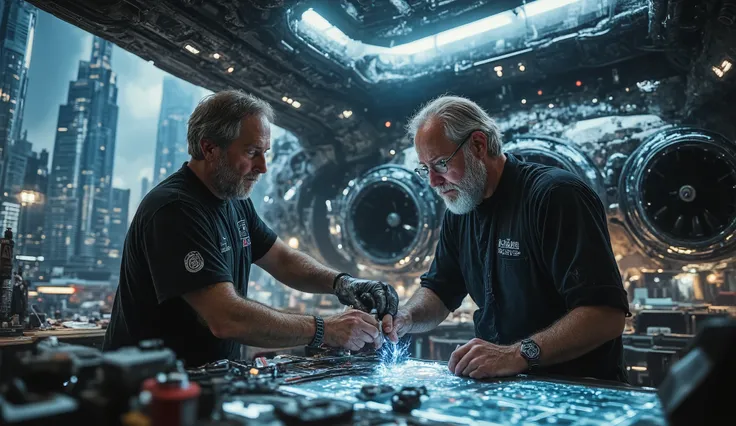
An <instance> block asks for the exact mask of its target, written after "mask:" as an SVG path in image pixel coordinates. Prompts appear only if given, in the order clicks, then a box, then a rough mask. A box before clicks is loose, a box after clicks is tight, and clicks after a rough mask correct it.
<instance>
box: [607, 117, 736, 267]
mask: <svg viewBox="0 0 736 426" xmlns="http://www.w3.org/2000/svg"><path fill="white" fill-rule="evenodd" d="M619 194H620V203H621V207H622V211H623V214H624V219H625V224H626V226H627V227H628V228H629V231H630V232H631V235H632V236H633V237H634V239H635V241H636V242H637V244H638V245H639V246H640V247H641V248H642V249H643V251H644V252H645V253H646V254H648V255H651V256H656V257H659V258H662V259H670V260H677V261H685V262H713V261H718V260H722V259H725V258H731V257H733V256H734V250H736V144H734V143H733V142H732V141H729V140H728V139H726V138H725V137H723V136H722V135H720V134H717V133H713V132H709V131H705V130H700V129H693V128H670V129H667V130H664V131H662V132H660V133H657V134H655V135H654V136H653V137H651V138H650V139H648V140H646V141H645V142H644V143H643V144H642V145H641V146H640V147H639V148H638V149H637V150H636V151H634V153H632V155H631V156H630V157H629V159H628V160H627V161H626V164H625V165H624V168H623V171H622V173H621V180H620V188H619Z"/></svg>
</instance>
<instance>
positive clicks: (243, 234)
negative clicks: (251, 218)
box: [238, 220, 250, 247]
mask: <svg viewBox="0 0 736 426" xmlns="http://www.w3.org/2000/svg"><path fill="white" fill-rule="evenodd" d="M238 236H240V239H241V240H243V247H248V246H249V245H250V235H249V234H248V222H246V221H245V220H239V221H238Z"/></svg>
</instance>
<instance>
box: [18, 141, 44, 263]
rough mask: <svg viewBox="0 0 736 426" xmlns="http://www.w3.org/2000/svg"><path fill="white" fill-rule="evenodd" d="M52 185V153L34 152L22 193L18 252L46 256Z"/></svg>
mask: <svg viewBox="0 0 736 426" xmlns="http://www.w3.org/2000/svg"><path fill="white" fill-rule="evenodd" d="M48 186H49V152H48V151H46V150H45V149H43V150H41V152H40V153H37V152H31V154H30V155H29V156H28V158H27V161H26V168H25V176H24V178H23V186H22V191H23V193H22V194H21V197H20V199H21V204H22V206H21V211H20V224H19V225H18V233H17V235H16V241H17V243H16V244H17V249H16V253H17V254H21V255H25V256H37V257H38V256H42V255H43V253H42V251H41V249H42V244H43V240H44V229H43V226H44V217H45V213H46V199H47V196H46V191H47V189H48Z"/></svg>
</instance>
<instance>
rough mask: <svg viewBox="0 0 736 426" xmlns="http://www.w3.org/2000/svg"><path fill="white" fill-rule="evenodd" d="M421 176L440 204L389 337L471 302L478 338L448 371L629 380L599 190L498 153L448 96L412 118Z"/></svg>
mask: <svg viewBox="0 0 736 426" xmlns="http://www.w3.org/2000/svg"><path fill="white" fill-rule="evenodd" d="M409 134H410V137H412V138H413V139H414V144H415V149H416V151H417V155H418V159H419V162H420V165H419V167H417V169H416V172H417V173H418V174H419V175H420V176H422V177H424V178H426V179H428V180H429V184H430V186H432V188H433V189H434V190H435V191H436V192H437V193H438V194H439V195H440V196H441V197H442V199H443V200H444V201H445V204H446V205H447V209H448V210H447V212H446V213H445V216H444V220H443V224H442V231H441V234H440V239H439V242H438V244H437V249H436V253H435V258H434V261H433V262H432V265H431V266H430V269H429V271H428V272H426V273H425V274H424V275H423V276H422V278H421V288H419V289H418V290H417V292H416V293H414V295H413V296H412V297H411V299H410V300H409V301H408V302H407V303H406V304H405V305H404V306H402V307H401V308H399V310H398V312H397V315H396V316H395V317H393V318H391V319H390V320H388V317H386V318H384V321H383V327H384V332H386V333H388V335H389V339H390V340H392V341H396V340H397V339H398V338H400V337H401V336H403V335H405V334H407V333H422V332H426V331H429V330H431V329H433V328H434V327H436V326H437V325H438V324H439V323H441V322H442V321H443V320H444V319H445V318H446V317H447V316H448V315H449V313H450V312H451V311H454V310H455V309H457V308H458V307H459V306H460V304H461V302H462V300H463V299H464V298H465V296H467V295H468V294H469V295H470V296H471V297H472V299H473V301H474V302H475V303H476V304H477V305H478V310H477V311H476V312H475V313H474V315H473V320H474V323H475V335H476V338H475V339H473V340H471V341H470V342H468V343H467V344H465V345H463V346H461V347H459V348H457V349H456V350H455V351H454V352H453V354H452V356H451V357H450V360H449V363H448V367H449V369H450V370H451V371H452V372H453V373H455V374H457V375H461V376H468V377H471V378H478V379H481V378H486V377H495V376H509V375H515V374H517V373H521V372H528V373H532V374H546V375H561V376H578V377H592V378H597V379H604V380H613V381H619V382H626V381H627V375H626V371H625V368H624V363H623V346H622V341H621V333H622V331H623V328H624V321H625V317H626V316H627V315H630V313H629V310H628V299H627V295H626V292H625V291H624V289H623V285H622V282H621V276H620V274H619V270H618V266H617V264H616V261H615V258H614V256H613V252H612V250H611V243H610V237H609V234H608V228H607V222H606V214H605V210H604V207H603V204H602V203H601V200H600V199H599V198H598V196H597V195H596V193H595V192H594V191H593V190H592V189H591V188H590V187H588V186H587V185H586V184H585V183H584V182H583V181H582V180H580V179H579V178H578V177H576V176H575V175H573V174H571V173H569V172H567V171H564V170H561V169H558V168H553V167H548V166H543V165H539V164H533V163H526V162H523V161H521V160H519V159H517V158H515V157H514V156H513V155H510V154H504V153H503V151H502V149H501V137H500V132H499V129H498V127H497V125H496V123H495V122H494V121H493V119H491V117H490V116H489V115H488V114H487V113H486V112H485V111H484V110H483V109H482V108H481V107H480V106H478V105H477V104H476V103H474V102H472V101H470V100H468V99H465V98H461V97H454V96H443V97H440V98H438V99H435V100H433V101H432V102H430V103H429V104H427V105H426V106H425V107H424V108H422V109H421V111H419V112H418V113H417V114H416V115H415V116H414V117H413V118H412V119H411V121H410V124H409Z"/></svg>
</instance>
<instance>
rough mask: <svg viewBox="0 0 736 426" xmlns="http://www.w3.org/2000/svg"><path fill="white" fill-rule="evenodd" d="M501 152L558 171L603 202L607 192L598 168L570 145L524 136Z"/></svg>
mask: <svg viewBox="0 0 736 426" xmlns="http://www.w3.org/2000/svg"><path fill="white" fill-rule="evenodd" d="M503 149H504V152H508V153H510V154H513V155H516V156H517V157H519V158H520V159H522V160H524V161H528V162H532V163H538V164H544V165H547V166H553V167H559V168H561V169H564V170H567V171H568V172H570V173H573V174H575V175H577V176H578V177H579V178H580V179H582V180H583V182H585V183H587V184H588V186H590V187H591V188H593V190H594V191H596V193H597V194H598V196H599V197H601V200H603V201H604V202H605V200H606V189H605V186H604V185H603V176H601V172H600V170H599V168H598V166H596V165H595V163H593V161H592V160H591V159H590V158H589V157H588V156H587V155H586V154H585V153H584V152H583V151H582V150H580V149H578V148H577V147H575V146H574V145H573V143H572V142H569V141H565V140H563V139H559V138H555V137H552V136H547V135H523V136H517V137H515V138H514V139H512V140H511V141H509V142H507V143H505V144H504V145H503Z"/></svg>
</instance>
